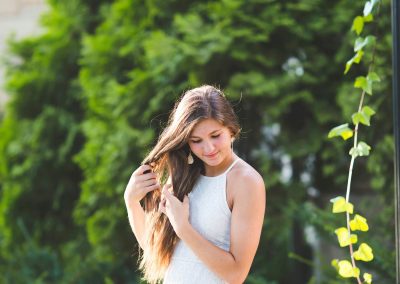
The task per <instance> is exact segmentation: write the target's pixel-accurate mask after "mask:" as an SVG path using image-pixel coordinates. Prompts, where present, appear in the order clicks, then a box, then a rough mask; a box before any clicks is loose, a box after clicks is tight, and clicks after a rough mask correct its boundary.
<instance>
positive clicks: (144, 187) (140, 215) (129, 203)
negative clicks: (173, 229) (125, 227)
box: [124, 165, 160, 249]
mask: <svg viewBox="0 0 400 284" xmlns="http://www.w3.org/2000/svg"><path fill="white" fill-rule="evenodd" d="M147 170H151V167H150V166H148V165H143V166H140V167H139V168H137V169H136V170H135V171H134V172H133V174H132V176H131V178H130V180H129V183H128V185H127V186H126V189H125V193H124V200H125V205H126V209H127V211H128V219H129V224H130V226H131V228H132V232H133V234H134V235H135V237H136V240H137V241H138V243H139V245H140V247H141V248H142V249H143V248H144V241H143V238H144V232H145V229H146V228H145V213H144V210H143V208H142V206H141V205H140V200H142V198H143V197H144V196H145V195H146V194H147V193H148V192H150V191H153V190H155V189H158V188H160V185H159V184H158V182H157V180H156V175H155V174H154V173H152V172H149V173H146V174H144V172H145V171H147Z"/></svg>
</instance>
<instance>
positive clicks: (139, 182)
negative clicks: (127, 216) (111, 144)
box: [124, 165, 161, 205]
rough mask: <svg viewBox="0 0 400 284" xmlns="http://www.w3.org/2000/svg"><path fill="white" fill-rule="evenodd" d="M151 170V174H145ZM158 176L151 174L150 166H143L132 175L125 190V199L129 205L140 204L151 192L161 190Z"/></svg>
mask: <svg viewBox="0 0 400 284" xmlns="http://www.w3.org/2000/svg"><path fill="white" fill-rule="evenodd" d="M148 170H150V172H149V173H146V174H145V173H144V172H145V171H148ZM156 177H157V176H156V174H155V173H153V172H151V167H150V166H149V165H142V166H140V167H139V168H137V169H136V170H135V171H134V172H133V173H132V175H131V178H130V179H129V182H128V185H127V186H126V188H125V192H124V199H125V203H126V204H127V205H129V204H132V203H135V202H140V200H142V199H143V198H144V197H145V196H146V194H147V193H148V192H150V191H153V190H156V189H161V186H160V184H159V183H158V181H157V179H156Z"/></svg>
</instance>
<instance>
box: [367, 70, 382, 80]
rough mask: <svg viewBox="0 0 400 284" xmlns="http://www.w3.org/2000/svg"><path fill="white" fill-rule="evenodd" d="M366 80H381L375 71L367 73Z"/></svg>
mask: <svg viewBox="0 0 400 284" xmlns="http://www.w3.org/2000/svg"><path fill="white" fill-rule="evenodd" d="M367 80H368V81H371V82H380V81H381V79H380V78H379V76H378V74H376V73H375V72H371V73H369V74H368V76H367Z"/></svg>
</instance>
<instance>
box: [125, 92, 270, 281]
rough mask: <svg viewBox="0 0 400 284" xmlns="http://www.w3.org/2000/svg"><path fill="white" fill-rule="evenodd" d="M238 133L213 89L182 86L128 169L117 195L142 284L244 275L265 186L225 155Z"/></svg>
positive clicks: (254, 241) (259, 223) (244, 165)
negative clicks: (148, 147)
mask: <svg viewBox="0 0 400 284" xmlns="http://www.w3.org/2000/svg"><path fill="white" fill-rule="evenodd" d="M239 132H240V127H239V124H238V121H237V117H236V115H235V113H234V111H233V109H232V107H231V105H230V104H229V102H228V101H227V99H226V98H225V96H224V94H223V93H222V92H221V91H220V90H218V89H216V88H214V87H212V86H202V87H199V88H195V89H192V90H189V91H187V92H186V93H185V94H184V95H183V96H182V98H181V99H180V101H178V102H177V104H176V105H175V108H174V110H173V111H172V113H171V115H170V119H169V122H168V125H167V127H166V128H165V129H164V131H163V132H162V134H161V135H160V137H159V139H158V142H157V144H156V146H155V147H154V148H153V150H152V151H151V152H150V153H149V154H148V156H147V157H146V158H145V159H144V161H143V164H142V166H140V167H139V168H137V169H136V170H135V171H134V172H133V174H132V176H131V178H130V180H129V183H128V185H127V187H126V190H125V193H124V199H125V203H126V207H127V210H128V217H129V222H130V225H131V227H132V231H133V233H134V235H135V237H136V239H137V241H138V243H139V245H140V247H141V248H142V249H143V256H142V260H141V264H140V268H141V269H142V270H143V272H144V278H145V279H146V280H147V281H148V282H149V283H157V282H160V281H161V280H163V283H167V284H170V283H172V284H180V283H184V284H196V283H201V284H213V283H243V282H244V280H245V279H246V277H247V274H248V273H249V270H250V266H251V263H252V261H253V259H254V255H255V253H256V250H257V247H258V244H259V240H260V235H261V229H262V224H263V220H264V212H265V187H264V182H263V179H262V177H261V176H260V174H258V173H257V171H256V170H255V169H253V168H252V167H251V166H250V165H249V164H247V163H246V162H245V161H243V160H242V159H240V158H239V157H238V156H237V155H236V154H235V153H234V152H233V141H234V139H235V138H237V137H238V135H239ZM141 202H142V204H143V207H144V208H143V207H142V204H141Z"/></svg>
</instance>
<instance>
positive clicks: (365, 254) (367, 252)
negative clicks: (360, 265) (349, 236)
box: [353, 243, 374, 261]
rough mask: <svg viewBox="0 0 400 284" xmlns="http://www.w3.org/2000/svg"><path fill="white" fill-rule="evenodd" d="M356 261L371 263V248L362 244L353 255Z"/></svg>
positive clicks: (372, 257)
mask: <svg viewBox="0 0 400 284" xmlns="http://www.w3.org/2000/svg"><path fill="white" fill-rule="evenodd" d="M353 256H354V258H355V259H356V260H362V261H371V260H373V259H374V254H373V253H372V248H371V247H370V246H369V245H367V244H366V243H362V244H361V245H360V247H359V248H358V250H357V251H355V252H354V253H353Z"/></svg>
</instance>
